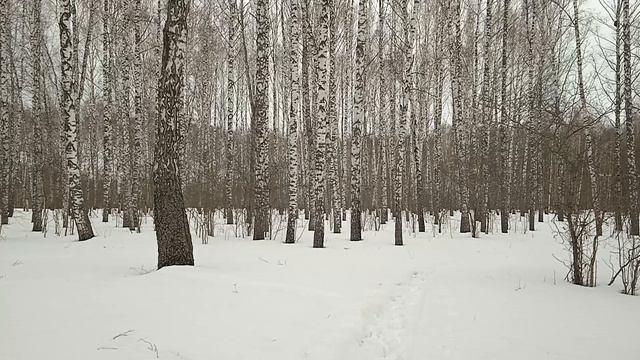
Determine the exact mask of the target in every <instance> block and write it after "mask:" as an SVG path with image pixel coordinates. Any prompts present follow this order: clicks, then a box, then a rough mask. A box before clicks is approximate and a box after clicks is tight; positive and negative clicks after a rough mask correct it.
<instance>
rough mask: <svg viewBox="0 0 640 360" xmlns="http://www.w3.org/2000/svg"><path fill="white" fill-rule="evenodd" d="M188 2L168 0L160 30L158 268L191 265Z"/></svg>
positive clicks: (156, 190)
mask: <svg viewBox="0 0 640 360" xmlns="http://www.w3.org/2000/svg"><path fill="white" fill-rule="evenodd" d="M187 14H188V6H187V3H186V1H185V0H169V1H168V4H167V20H166V21H165V24H164V30H163V45H162V66H161V79H160V83H159V84H160V89H159V92H158V95H159V101H160V102H159V106H160V108H159V110H160V114H159V118H158V122H157V135H156V147H155V156H154V164H153V183H154V222H155V226H156V238H157V242H158V269H160V268H162V267H164V266H171V265H193V244H192V243H191V233H190V232H189V222H188V220H187V214H186V213H185V210H184V200H183V195H182V179H181V175H180V173H179V171H178V170H179V169H180V150H179V141H180V125H179V124H180V123H179V122H180V113H181V110H182V107H183V106H184V104H183V96H182V86H183V83H184V82H183V79H184V54H185V46H186V38H187Z"/></svg>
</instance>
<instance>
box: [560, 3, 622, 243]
mask: <svg viewBox="0 0 640 360" xmlns="http://www.w3.org/2000/svg"><path fill="white" fill-rule="evenodd" d="M573 30H574V33H575V39H576V65H577V67H578V93H579V94H580V103H581V106H580V117H581V119H582V120H583V121H584V122H585V123H584V124H583V126H584V127H585V129H584V135H585V142H586V147H587V168H588V171H589V180H590V185H591V201H592V204H593V214H594V216H595V220H596V234H597V235H598V236H602V217H601V213H600V199H599V194H598V180H597V175H596V168H595V160H594V154H593V141H592V139H591V124H590V122H591V116H590V115H588V111H589V110H588V109H587V98H586V95H585V91H584V80H583V75H582V50H581V48H580V47H581V37H580V25H579V16H578V0H573ZM625 81H626V79H625ZM625 96H627V95H626V94H625ZM630 112H631V111H630V109H629V115H631V114H630Z"/></svg>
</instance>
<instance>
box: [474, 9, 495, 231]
mask: <svg viewBox="0 0 640 360" xmlns="http://www.w3.org/2000/svg"><path fill="white" fill-rule="evenodd" d="M486 4H487V6H486V17H485V30H484V49H483V61H484V64H483V69H482V119H481V124H480V131H479V133H480V134H479V136H480V143H481V149H482V150H481V151H482V153H481V159H480V161H481V167H482V168H481V174H480V179H481V181H480V184H479V185H480V194H481V198H480V206H479V214H477V215H476V218H477V217H478V216H480V223H481V229H480V230H481V231H482V232H484V233H488V232H489V229H488V227H487V222H488V217H489V126H490V124H491V122H492V117H491V115H492V96H491V93H490V91H491V87H490V81H491V66H492V64H491V61H492V59H491V57H490V53H491V37H492V36H493V29H492V25H493V23H492V15H493V14H492V7H493V0H487V2H486Z"/></svg>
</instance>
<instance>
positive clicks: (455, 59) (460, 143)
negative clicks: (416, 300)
mask: <svg viewBox="0 0 640 360" xmlns="http://www.w3.org/2000/svg"><path fill="white" fill-rule="evenodd" d="M453 1H454V2H453V12H452V15H451V16H453V19H452V24H453V43H452V44H451V65H450V66H449V71H450V72H451V104H452V110H453V121H452V131H453V137H454V142H455V144H454V147H455V152H456V161H457V164H458V181H459V184H458V186H459V188H460V190H459V191H460V211H461V215H460V232H461V233H468V232H470V231H471V222H470V221H469V220H470V217H469V188H468V182H467V179H468V174H467V170H466V167H465V166H464V163H465V161H466V145H465V144H464V139H465V133H466V129H465V128H464V124H463V123H462V121H463V120H462V119H463V117H462V115H463V114H462V83H461V82H462V79H461V77H462V60H461V59H460V51H461V47H462V39H461V37H462V31H461V29H460V0H453Z"/></svg>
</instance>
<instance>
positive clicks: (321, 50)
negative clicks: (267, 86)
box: [313, 0, 329, 248]
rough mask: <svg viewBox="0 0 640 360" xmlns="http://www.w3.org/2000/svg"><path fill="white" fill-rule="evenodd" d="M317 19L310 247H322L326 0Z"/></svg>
mask: <svg viewBox="0 0 640 360" xmlns="http://www.w3.org/2000/svg"><path fill="white" fill-rule="evenodd" d="M320 4H321V5H320V6H321V8H320V9H319V10H320V20H319V23H318V36H317V41H318V43H317V44H318V45H317V47H316V51H317V53H316V61H315V63H316V74H317V78H318V100H317V102H318V111H317V112H316V114H317V116H318V121H317V123H316V148H315V176H314V178H315V217H316V218H315V220H316V224H315V229H314V232H313V247H314V248H322V247H324V213H325V211H324V188H325V183H326V178H325V172H324V169H325V162H326V158H325V148H326V146H327V135H328V125H329V124H328V120H329V114H328V110H329V44H328V35H329V0H322V1H321V2H320Z"/></svg>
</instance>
